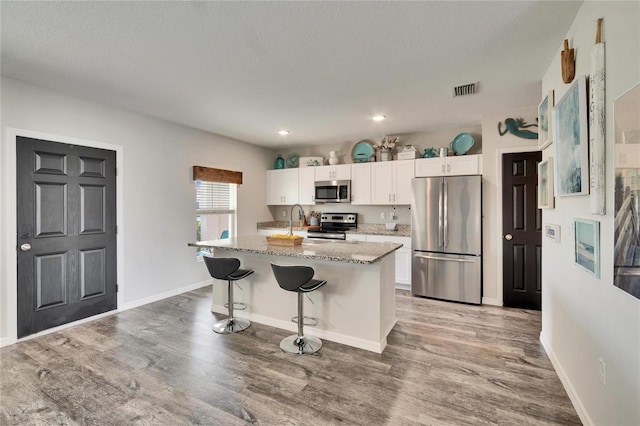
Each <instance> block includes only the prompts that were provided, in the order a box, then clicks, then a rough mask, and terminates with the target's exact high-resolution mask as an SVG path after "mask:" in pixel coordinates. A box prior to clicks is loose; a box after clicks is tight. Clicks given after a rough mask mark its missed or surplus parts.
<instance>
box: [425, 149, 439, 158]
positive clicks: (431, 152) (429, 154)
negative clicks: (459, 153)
mask: <svg viewBox="0 0 640 426" xmlns="http://www.w3.org/2000/svg"><path fill="white" fill-rule="evenodd" d="M435 156H436V150H435V148H425V149H424V155H423V156H422V157H423V158H433V157H435Z"/></svg>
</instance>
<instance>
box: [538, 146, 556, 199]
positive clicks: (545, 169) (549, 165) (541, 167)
mask: <svg viewBox="0 0 640 426" xmlns="http://www.w3.org/2000/svg"><path fill="white" fill-rule="evenodd" d="M553 207H554V196H553V157H549V158H548V159H546V160H545V161H541V162H540V163H538V208H539V209H552V208H553Z"/></svg>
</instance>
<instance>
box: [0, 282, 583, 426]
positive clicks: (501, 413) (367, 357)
mask: <svg viewBox="0 0 640 426" xmlns="http://www.w3.org/2000/svg"><path fill="white" fill-rule="evenodd" d="M396 297H397V317H398V324H397V325H396V326H395V328H394V329H393V331H392V332H391V334H390V335H389V339H388V340H389V345H388V346H387V348H386V349H385V351H384V353H383V354H380V355H379V354H375V353H372V352H367V351H364V350H360V349H354V348H351V347H348V346H344V345H340V344H337V343H333V342H329V341H326V340H325V341H324V346H323V347H322V349H321V350H320V352H318V353H317V354H315V355H310V356H297V355H289V354H285V353H282V352H281V351H280V348H279V347H278V344H279V342H280V340H281V339H282V338H284V337H286V336H287V335H289V334H291V333H290V332H288V331H284V330H280V329H276V328H273V327H267V326H264V325H260V324H257V323H253V324H252V325H251V327H249V329H247V330H246V331H244V332H242V333H238V334H234V335H217V334H215V333H213V332H212V331H211V325H212V324H213V322H214V319H215V315H213V314H212V313H211V312H210V311H209V308H210V305H211V300H210V298H211V291H210V289H209V288H203V289H200V290H196V291H193V292H189V293H185V294H182V295H178V296H175V297H172V298H170V299H165V300H162V301H159V302H156V303H152V304H149V305H145V306H142V307H139V308H136V309H132V310H129V311H125V312H122V313H119V314H116V315H112V316H109V317H106V318H103V319H100V320H96V321H93V322H90V323H85V324H82V325H78V326H75V327H72V328H69V329H66V330H63V331H61V332H56V333H52V334H49V335H46V336H41V337H37V338H34V339H31V340H28V341H24V342H21V343H17V344H15V345H12V346H8V347H5V348H2V349H1V350H0V362H1V367H0V368H1V375H0V379H1V385H0V424H2V425H12V424H91V425H122V424H170V425H181V424H201V425H205V424H207V425H236V424H245V423H256V424H263V425H282V424H290V425H324V424H338V423H341V424H356V425H359V424H361V425H412V424H430V425H431V424H432V425H461V424H501V425H510V424H513V425H515V424H517V425H523V424H535V425H549V424H562V425H570V424H580V419H579V418H578V416H577V415H576V412H575V410H574V409H573V407H572V405H571V402H570V401H569V398H568V397H567V395H566V393H565V391H564V389H563V387H562V385H561V384H560V380H559V379H558V377H557V375H556V374H555V372H554V370H553V367H552V366H551V363H550V362H549V359H548V358H547V356H546V354H545V352H544V350H543V349H542V346H541V345H540V343H539V341H538V338H539V333H540V321H541V320H540V313H539V312H536V311H526V310H522V309H506V308H498V307H492V306H469V305H462V304H456V303H447V302H440V301H435V300H430V299H423V298H415V297H411V296H410V295H409V294H408V293H406V292H397V296H396ZM288 308H289V309H291V311H292V315H293V314H294V313H295V312H294V311H295V309H296V308H295V306H290V307H288Z"/></svg>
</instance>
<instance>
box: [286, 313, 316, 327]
mask: <svg viewBox="0 0 640 426" xmlns="http://www.w3.org/2000/svg"><path fill="white" fill-rule="evenodd" d="M302 318H303V320H302V324H303V325H306V326H309V327H316V326H317V325H318V319H317V318H315V317H308V316H306V315H305V316H303V317H302ZM291 322H294V323H296V324H297V323H298V316H297V315H296V316H295V317H291Z"/></svg>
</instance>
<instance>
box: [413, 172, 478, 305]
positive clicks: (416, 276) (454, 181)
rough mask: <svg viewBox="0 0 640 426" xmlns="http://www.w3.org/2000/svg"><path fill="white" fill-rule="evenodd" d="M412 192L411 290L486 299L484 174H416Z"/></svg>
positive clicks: (459, 298) (449, 297)
mask: <svg viewBox="0 0 640 426" xmlns="http://www.w3.org/2000/svg"><path fill="white" fill-rule="evenodd" d="M412 189H413V194H412V197H411V244H412V249H413V253H412V255H413V257H412V260H411V292H412V293H413V294H415V295H419V296H427V297H433V298H437V299H444V300H452V301H456V302H465V303H475V304H480V303H481V301H482V177H481V176H450V177H428V178H415V179H413V182H412Z"/></svg>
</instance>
